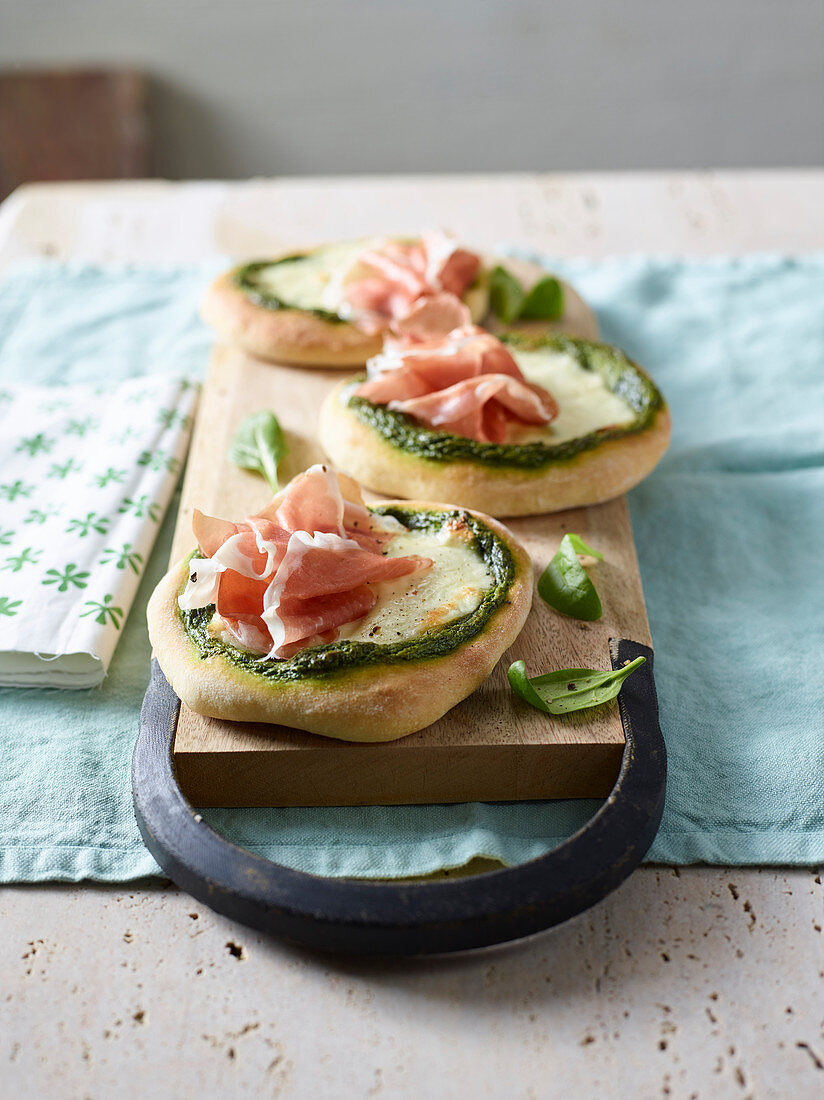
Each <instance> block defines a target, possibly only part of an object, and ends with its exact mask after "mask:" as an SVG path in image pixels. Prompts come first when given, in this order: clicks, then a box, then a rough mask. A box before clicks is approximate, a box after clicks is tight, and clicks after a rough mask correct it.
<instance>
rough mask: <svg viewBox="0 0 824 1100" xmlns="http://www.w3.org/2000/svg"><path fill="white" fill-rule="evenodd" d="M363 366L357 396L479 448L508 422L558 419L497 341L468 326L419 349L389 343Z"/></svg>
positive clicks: (552, 404) (500, 438)
mask: <svg viewBox="0 0 824 1100" xmlns="http://www.w3.org/2000/svg"><path fill="white" fill-rule="evenodd" d="M367 369H368V373H369V378H368V379H367V381H366V382H363V383H362V384H361V385H360V386H358V388H357V389H356V390H355V396H356V397H364V398H366V399H367V400H368V401H371V402H372V403H373V404H375V405H386V406H388V408H390V409H393V410H395V411H397V412H402V413H406V414H407V415H408V416H412V417H414V418H415V419H416V420H419V421H420V422H421V423H423V424H427V425H428V426H429V427H431V428H437V429H438V430H439V431H444V432H450V433H451V434H453V435H463V436H467V437H468V438H470V439H477V440H478V441H479V442H481V443H503V442H504V441H505V440H506V438H507V433H508V428H509V425H510V424H512V423H516V424H549V423H550V422H551V421H552V420H554V419H555V417H556V416H557V415H558V405H557V403H556V401H555V399H554V397H553V396H552V395H551V394H550V393H549V392H548V391H547V390H545V389H543V387H541V386H536V385H534V384H533V383H531V382H528V381H527V380H526V379H525V378H524V376H523V374H522V373H521V370H520V368H519V367H518V364H517V363H516V362H515V360H514V358H513V357H512V355H511V354H510V352H509V350H508V349H507V348H506V347H505V346H504V345H503V344H502V343H501V341H500V340H498V339H496V338H495V337H494V336H492V335H490V333H488V332H484V331H483V329H479V328H475V327H473V326H471V325H470V326H465V327H463V328H458V329H454V330H453V331H452V332H450V333H449V335H448V336H447V337H446V338H445V339H441V340H439V341H429V342H427V343H425V344H410V343H408V342H405V341H387V342H386V345H385V348H384V351H383V352H382V354H381V355H377V356H375V358H374V359H370V360H369V363H368V364H367Z"/></svg>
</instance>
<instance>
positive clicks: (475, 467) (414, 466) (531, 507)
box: [319, 379, 671, 516]
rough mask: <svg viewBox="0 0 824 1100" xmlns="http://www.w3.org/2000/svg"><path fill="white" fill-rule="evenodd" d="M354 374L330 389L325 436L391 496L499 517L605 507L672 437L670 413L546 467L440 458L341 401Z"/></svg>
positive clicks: (344, 465)
mask: <svg viewBox="0 0 824 1100" xmlns="http://www.w3.org/2000/svg"><path fill="white" fill-rule="evenodd" d="M351 382H352V379H347V380H346V381H344V382H341V383H340V384H339V385H338V386H336V387H335V389H333V390H332V392H331V393H329V394H328V396H327V398H326V400H325V401H324V403H323V406H322V408H321V412H320V423H319V435H320V441H321V444H322V445H323V448H324V450H325V451H326V453H327V454H328V455H329V458H330V459H331V460H332V462H333V463H334V464H335V465H336V466H337V468H338V469H340V470H342V471H343V472H344V473H347V474H349V476H350V477H353V478H355V480H356V481H358V482H359V483H360V484H361V485H364V486H366V487H367V488H369V489H372V490H373V491H375V492H378V493H387V494H389V495H391V496H407V495H408V496H410V497H417V498H421V499H425V498H427V497H432V498H436V499H438V500H443V501H446V502H447V503H449V504H452V505H457V506H459V507H462V508H479V509H483V511H485V512H489V513H490V514H492V515H495V516H529V515H536V514H539V513H543V512H560V511H563V510H564V509H565V508H582V507H586V506H588V505H590V504H602V503H603V502H604V501H607V500H612V499H613V498H614V497H617V496H620V495H621V494H622V493H625V492H627V491H628V490H629V489H631V488H632V487H633V486H634V485H637V484H638V482H639V481H642V480H643V479H644V478H645V477H646V476H647V475H648V474H649V473H651V471H652V470H653V469H654V468H655V466H656V465H657V463H658V461H659V460H660V458H661V456H662V455H663V453H664V451H666V449H667V446H668V444H669V439H670V431H671V419H670V414H669V410H668V409H667V408H666V407H664V408H662V409H660V410H659V411H658V413H657V414H656V416H655V419H654V421H653V423H652V424H651V425H650V426H649V427H648V428H645V429H643V430H642V431H638V432H633V433H631V434H630V435H626V436H623V437H622V438H620V439H610V440H607V441H605V442H604V443H600V444H599V445H598V446H596V447H593V448H591V449H590V450H586V451H582V452H581V453H580V454H578V455H576V456H575V457H574V458H572V459H569V460H567V461H564V462H557V463H553V464H552V465H551V466H549V467H547V468H546V469H544V470H517V469H512V468H509V469H504V470H498V469H494V468H492V467H489V466H484V465H482V464H481V463H480V462H471V461H459V460H455V461H453V462H433V461H432V460H430V459H426V458H420V457H419V456H417V455H413V454H410V453H409V452H408V451H403V450H401V449H400V448H398V447H393V446H392V444H391V443H388V442H387V441H386V440H385V439H383V438H382V436H380V435H379V434H378V433H377V432H376V431H375V430H374V429H373V428H371V427H370V426H369V425H368V424H364V423H363V421H361V420H359V419H358V418H357V417H356V416H355V415H354V413H353V412H352V411H351V410H350V409H349V408H348V407H347V406H345V405H343V404H342V403H341V401H340V395H341V392H342V391H343V390H344V388H345V387H346V386H348V385H350V384H351Z"/></svg>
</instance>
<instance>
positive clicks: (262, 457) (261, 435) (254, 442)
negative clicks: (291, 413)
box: [229, 410, 289, 493]
mask: <svg viewBox="0 0 824 1100" xmlns="http://www.w3.org/2000/svg"><path fill="white" fill-rule="evenodd" d="M288 450H289V445H288V444H287V442H286V437H285V436H284V434H283V429H282V428H281V426H280V424H279V423H278V420H277V417H276V416H275V414H274V413H271V412H268V411H266V410H262V411H261V412H256V413H252V415H251V416H247V417H246V419H245V420H244V421H243V422H242V423H241V425H240V427H239V428H238V430H237V431H236V432H235V435H234V438H233V440H232V445H231V447H230V448H229V461H230V462H234V464H235V466H240V468H241V469H242V470H254V471H255V473H258V474H263V476H264V477H265V478H266V480H267V481H268V482H269V487H270V489H271V490H272V492H273V493H276V492H277V491H278V488H279V486H278V463H279V462H280V461H281V460H282V459H283V458H284V456H285V455H286V452H287V451H288Z"/></svg>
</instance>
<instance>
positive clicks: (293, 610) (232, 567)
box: [178, 465, 432, 659]
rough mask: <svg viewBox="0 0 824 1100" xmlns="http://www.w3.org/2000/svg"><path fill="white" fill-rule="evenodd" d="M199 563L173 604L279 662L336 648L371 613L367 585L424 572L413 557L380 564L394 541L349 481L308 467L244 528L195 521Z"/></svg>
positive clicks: (424, 562) (424, 565) (425, 562)
mask: <svg viewBox="0 0 824 1100" xmlns="http://www.w3.org/2000/svg"><path fill="white" fill-rule="evenodd" d="M192 526H193V529H194V533H195V537H196V538H197V541H198V546H199V547H200V550H201V552H202V553H203V554H204V555H205V557H203V558H193V559H192V561H191V563H190V571H189V581H188V583H187V585H186V588H185V590H184V591H183V593H182V594H181V596H180V598H179V600H178V603H179V605H180V607H181V609H182V610H184V611H189V610H194V609H195V608H201V607H208V606H210V605H211V604H214V605H215V609H216V611H217V614H218V615H219V617H220V619H221V621H222V626H223V629H224V630H225V632H226V633H227V634H228V635H229V636H230V638H231V639H232V640H233V641H234V642H236V643H238V644H239V645H241V646H242V647H243V648H244V649H248V650H250V651H252V652H254V653H260V654H263V655H265V656H266V657H268V658H278V659H284V658H288V657H291V656H293V655H294V654H295V653H297V652H298V651H299V650H301V649H305V648H306V647H307V646H312V645H322V644H325V643H328V642H332V641H334V640H335V639H336V638H337V636H338V633H339V628H340V627H341V626H343V625H344V624H345V623H350V622H353V621H355V620H356V619H360V618H361V617H362V616H363V615H365V614H366V613H367V612H368V611H371V609H372V607H373V606H374V605H375V602H376V599H377V594H376V592H375V590H374V587H373V586H374V585H376V584H380V583H381V582H383V581H391V580H395V579H397V578H398V577H403V576H406V575H408V574H412V573H415V572H418V571H419V570H423V569H428V568H430V567H431V565H432V562H431V561H430V560H429V559H428V558H419V557H413V556H410V557H386V556H385V555H384V553H383V548H384V547H385V546H386V544H387V543H388V542H389V540H390V539H391V538H392V537H393V533H392V532H391V531H386V530H383V529H381V528H380V527H379V526H377V524H376V522H375V520H374V519H373V517H372V514H371V513H370V512H369V510H368V509H367V508H366V507H365V505H364V503H363V498H362V496H361V492H360V488H359V487H358V485H357V484H356V482H354V481H352V479H351V478H348V477H345V476H344V475H343V474H337V473H336V472H335V471H334V470H332V469H331V468H330V467H328V466H324V465H317V466H312V467H310V468H309V469H308V470H306V471H305V472H304V473H302V474H299V475H298V476H297V477H296V478H294V479H293V480H292V481H290V482H289V484H288V485H287V486H286V487H285V488H284V489H282V490H281V491H280V492H279V493H277V494H276V495H275V497H274V498H273V499H272V501H271V503H270V504H269V505H268V506H267V507H266V508H265V509H264V510H263V511H262V512H259V513H258V514H257V515H255V516H250V517H249V518H248V519H247V520H246V522H245V523H231V522H229V521H228V520H222V519H216V518H214V517H212V516H206V515H204V514H203V513H202V512H198V511H195V513H194V517H193V521H192Z"/></svg>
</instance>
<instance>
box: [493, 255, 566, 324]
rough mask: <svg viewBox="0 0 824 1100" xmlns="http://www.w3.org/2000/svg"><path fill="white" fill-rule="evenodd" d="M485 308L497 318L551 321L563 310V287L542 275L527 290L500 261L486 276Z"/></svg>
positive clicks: (554, 279)
mask: <svg viewBox="0 0 824 1100" xmlns="http://www.w3.org/2000/svg"><path fill="white" fill-rule="evenodd" d="M489 308H490V309H491V310H492V312H493V313H494V314H495V316H496V317H497V318H498V320H499V321H503V323H504V324H505V325H511V324H512V323H513V322H514V321H555V320H557V318H558V317H560V316H561V314H562V313H563V312H564V288H563V286H562V285H561V283H560V282H559V281H558V280H557V279H556V278H555V277H554V276H552V275H544V277H543V278H541V279H539V280H538V282H537V283H536V284H535V285H534V286H533V287H532V289H531V290H530V291H529V292H528V293H527V292H526V291H525V290H524V288H523V287H522V286H521V284H520V283H519V282H518V280H517V279H516V278H515V276H514V275H513V274H512V272H511V271H507V269H506V268H505V267H501V265H500V264H498V266H497V267H496V268H494V269H493V271H492V274H491V275H490V277H489Z"/></svg>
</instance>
